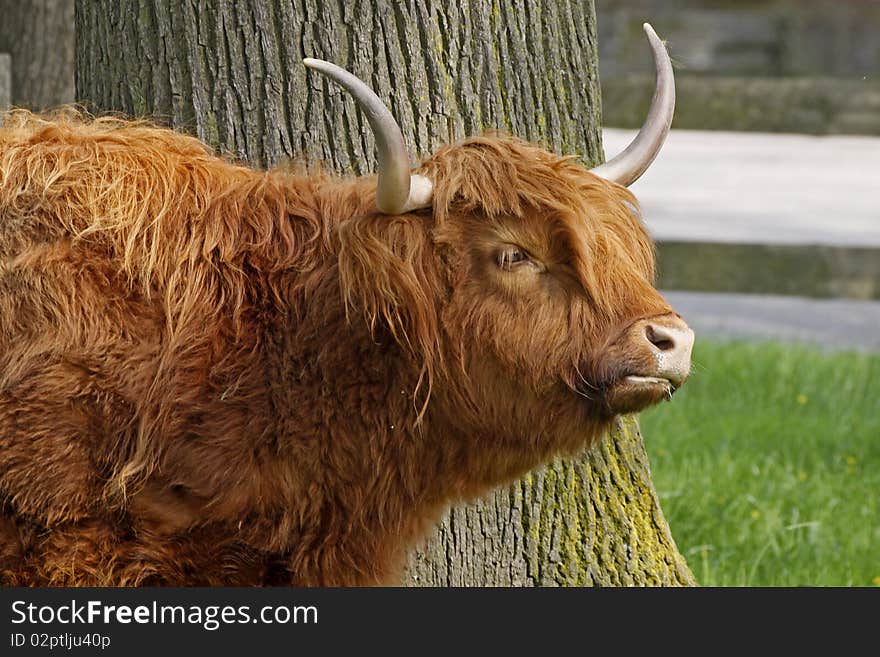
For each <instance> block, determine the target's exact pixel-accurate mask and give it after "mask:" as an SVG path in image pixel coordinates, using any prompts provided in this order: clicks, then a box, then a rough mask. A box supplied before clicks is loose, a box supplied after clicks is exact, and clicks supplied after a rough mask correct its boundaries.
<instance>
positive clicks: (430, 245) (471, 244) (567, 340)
mask: <svg viewBox="0 0 880 657" xmlns="http://www.w3.org/2000/svg"><path fill="white" fill-rule="evenodd" d="M645 30H646V32H647V34H648V39H649V42H650V44H651V47H652V50H653V53H654V60H655V64H656V70H657V87H656V91H655V94H654V99H653V102H652V106H651V109H650V113H649V115H648V119H647V121H646V122H645V125H644V126H643V127H642V129H641V131H640V132H639V134H638V136H637V137H636V138H635V140H634V141H633V142H632V144H630V146H629V147H628V148H627V149H626V150H625V151H624V152H623V153H621V154H620V155H618V156H617V157H615V158H614V159H612V160H610V161H608V162H606V163H605V164H603V165H601V166H599V167H596V168H594V169H592V170H588V169H586V168H585V167H583V166H582V165H580V164H579V163H578V162H577V161H576V160H575V159H574V158H571V157H559V156H557V155H553V154H551V153H549V152H547V151H545V150H543V149H540V148H538V147H535V146H532V145H529V144H525V143H523V142H520V141H517V140H515V139H510V138H505V137H496V136H489V137H479V138H472V139H469V140H466V141H464V142H461V143H458V144H455V145H450V146H447V147H444V148H443V149H441V150H440V151H438V152H437V153H435V154H434V155H432V156H431V157H429V158H428V159H427V160H425V161H424V162H423V163H422V165H421V167H420V168H419V170H418V173H417V174H413V173H412V172H411V170H410V163H409V157H408V154H407V149H406V146H405V144H404V142H403V137H402V135H401V132H400V129H399V127H398V126H397V124H396V122H395V121H394V119H393V118H392V116H391V114H390V112H389V111H388V110H387V109H386V108H385V107H384V105H383V104H382V103H381V102H380V101H379V99H378V98H377V97H376V96H375V94H374V93H373V92H372V91H371V90H370V89H369V88H368V87H367V86H366V85H364V83H363V82H361V81H360V80H358V79H357V78H356V77H354V76H353V75H351V74H350V73H348V72H346V71H344V70H342V69H340V68H338V67H336V66H334V65H333V64H329V63H327V62H322V61H319V60H305V63H306V65H307V66H309V67H310V68H313V69H315V70H318V71H320V72H322V73H324V74H325V75H328V76H329V77H331V78H332V79H334V80H336V81H337V82H338V83H340V84H341V85H342V86H343V87H345V88H346V89H347V90H348V91H349V92H351V93H352V94H353V95H354V97H355V98H356V99H357V101H358V103H359V104H360V106H361V107H362V108H363V110H364V112H365V114H366V117H367V118H368V120H369V122H370V124H371V125H372V128H373V130H374V132H375V133H376V141H377V145H378V151H379V164H380V166H379V174H378V182H377V186H376V198H375V206H376V207H377V208H378V210H379V211H378V212H376V213H375V214H374V215H372V216H369V217H360V218H356V219H352V220H351V222H349V223H348V224H347V225H344V226H342V227H341V233H342V237H341V252H340V265H341V267H340V269H341V271H342V272H343V275H346V272H347V273H348V274H347V275H348V276H349V278H350V279H351V280H349V281H344V285H343V289H344V290H346V293H347V294H351V295H353V296H354V297H355V301H356V302H357V305H360V306H362V308H363V309H364V310H365V311H366V312H367V314H368V317H369V319H370V321H371V322H377V321H383V322H386V324H387V325H388V326H390V327H391V330H392V333H394V334H395V335H396V336H397V337H398V339H399V340H400V341H401V342H402V343H406V344H407V345H408V346H409V347H413V348H414V352H418V353H419V354H421V357H423V358H425V359H426V362H427V363H428V367H427V369H428V374H429V375H431V378H432V380H433V382H434V392H433V395H434V397H433V398H434V399H435V400H436V402H432V406H433V404H434V403H437V404H439V405H440V406H441V408H445V409H446V415H448V416H449V418H451V419H450V421H452V422H454V423H458V424H460V425H461V426H462V427H463V428H465V429H468V430H469V431H471V432H472V433H473V431H474V429H479V430H481V431H478V433H483V434H486V435H489V436H491V437H492V438H493V439H498V440H516V441H519V442H520V444H521V443H522V441H527V443H530V444H533V445H537V444H539V443H541V442H542V441H545V442H546V441H547V439H548V438H551V437H552V436H554V435H562V434H566V435H577V436H579V440H580V443H581V444H582V443H583V441H584V438H585V437H586V438H589V437H592V436H595V435H596V434H598V433H599V431H600V430H601V429H603V428H604V427H605V426H607V422H608V421H610V419H611V418H613V417H614V416H615V415H617V414H619V413H626V412H632V411H638V410H640V409H642V408H645V407H646V406H649V405H651V404H654V403H656V402H658V401H660V400H663V399H666V398H668V397H670V396H671V395H672V393H673V392H674V391H675V390H677V389H678V388H679V387H680V386H681V385H682V383H684V381H685V379H686V378H687V376H688V373H689V371H690V354H691V347H692V344H693V333H692V332H691V330H690V329H689V328H688V327H687V325H686V324H685V323H684V322H683V321H682V320H681V318H680V317H679V316H678V315H677V314H675V313H674V312H673V311H672V309H671V308H670V307H669V305H668V304H667V302H666V301H665V300H664V299H663V297H662V296H661V295H660V294H659V293H658V292H657V291H656V290H655V289H654V287H653V280H654V252H653V244H652V242H651V239H650V238H649V236H648V234H647V232H646V230H645V228H644V226H643V225H642V224H641V222H640V219H639V215H638V210H637V208H636V202H635V199H634V197H633V196H632V195H631V193H630V192H629V191H628V190H627V189H626V187H627V186H628V185H629V184H631V183H632V182H633V181H635V180H636V179H637V178H638V177H639V176H640V175H641V174H642V173H643V172H644V171H645V170H646V169H647V168H648V166H649V165H650V163H651V162H652V161H653V159H654V157H655V156H656V155H657V153H658V151H659V150H660V147H661V145H662V144H663V141H664V140H665V137H666V135H667V133H668V130H669V126H670V123H671V121H672V113H673V109H674V104H675V91H674V82H673V77H672V66H671V64H670V62H669V57H668V55H667V53H666V49H665V47H664V45H663V43H662V42H661V41H660V39H659V38H658V37H657V35H656V34H655V33H654V31H653V30H652V29H651V28H650V26H647V25H646V26H645ZM388 215H393V216H388ZM438 372H441V374H438Z"/></svg>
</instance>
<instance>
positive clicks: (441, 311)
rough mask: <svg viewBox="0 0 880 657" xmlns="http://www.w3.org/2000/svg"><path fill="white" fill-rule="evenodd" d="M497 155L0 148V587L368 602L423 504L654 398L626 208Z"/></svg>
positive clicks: (559, 172)
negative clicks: (369, 159)
mask: <svg viewBox="0 0 880 657" xmlns="http://www.w3.org/2000/svg"><path fill="white" fill-rule="evenodd" d="M647 31H648V34H649V39H650V41H651V45H652V48H653V51H654V57H655V62H656V66H657V92H656V94H655V98H654V101H653V105H652V109H651V113H650V115H649V118H648V120H647V122H646V124H645V126H644V127H643V129H642V131H641V132H640V134H639V136H638V137H637V138H636V140H635V141H634V142H633V144H632V145H631V146H630V147H629V148H628V149H627V150H626V151H624V153H622V154H621V155H619V156H618V157H617V158H615V159H613V160H611V161H610V162H608V163H606V164H604V165H602V166H600V167H597V168H596V169H593V170H592V171H589V170H587V169H586V168H584V167H583V166H582V165H580V164H578V163H577V162H576V161H575V159H573V158H571V157H559V156H557V155H553V154H551V153H549V152H547V151H545V150H542V149H540V148H538V147H536V146H532V145H529V144H526V143H523V142H520V141H517V140H516V139H512V138H507V137H500V136H484V137H478V138H471V139H467V140H465V141H463V142H461V143H457V144H454V145H449V146H446V147H444V148H442V149H440V150H439V151H438V152H436V153H434V154H433V155H431V156H430V157H428V158H427V159H426V160H424V162H422V164H421V165H420V167H419V168H418V173H417V174H415V175H412V174H411V172H410V166H409V161H408V159H407V153H406V148H405V145H404V144H403V139H402V137H401V133H400V130H399V128H398V127H397V125H396V123H395V122H394V120H393V119H392V118H391V115H390V113H389V112H388V110H387V109H385V108H384V107H383V106H382V105H381V103H380V102H379V100H378V98H376V97H375V95H374V94H373V93H372V92H371V91H370V90H369V89H368V88H367V87H366V86H365V85H364V84H363V83H362V82H360V81H359V80H357V79H356V78H354V77H353V76H351V75H350V74H348V73H346V72H345V71H343V70H341V69H338V68H337V67H335V66H333V65H331V64H328V63H326V62H319V61H316V60H306V64H307V65H308V66H309V67H311V68H313V69H316V70H318V71H320V72H323V73H325V74H327V75H329V76H330V77H331V78H333V79H335V80H336V81H337V82H339V83H340V84H342V85H343V86H344V87H346V88H347V89H348V90H349V91H350V92H351V93H353V94H354V96H355V98H356V99H357V101H358V103H359V104H360V105H361V107H362V108H363V109H364V110H365V114H366V116H367V117H368V118H369V120H370V122H371V125H372V127H373V130H374V132H375V133H376V137H377V144H378V149H379V156H380V167H379V173H378V177H372V176H370V177H361V178H355V179H337V178H334V177H331V176H329V175H323V174H316V173H309V174H300V173H295V172H292V171H290V170H289V169H288V170H282V169H275V170H269V171H254V170H252V169H249V168H245V167H243V166H238V165H236V164H233V163H231V162H230V161H228V160H226V159H223V158H220V157H217V156H215V155H213V154H212V153H211V152H210V150H209V149H208V148H207V147H206V146H205V145H203V144H202V143H200V142H199V141H197V140H196V139H194V138H191V137H188V136H184V135H181V134H177V133H175V132H173V131H171V130H167V129H162V128H158V127H154V126H152V125H150V124H147V123H142V122H129V121H124V120H119V119H110V118H100V119H87V118H85V117H82V116H80V115H77V114H73V113H69V114H67V115H63V114H61V115H55V116H53V117H51V118H49V117H40V116H36V115H33V114H30V113H28V112H25V111H15V112H12V113H10V114H8V115H7V116H6V117H5V120H4V123H3V126H2V128H0V395H2V397H0V581H2V582H3V583H4V584H7V585H44V584H48V585H257V584H260V585H262V584H265V585H272V584H285V585H287V584H295V585H366V584H376V583H394V582H396V581H398V579H397V578H398V577H399V576H400V574H401V570H402V567H403V564H404V562H405V557H406V554H407V551H408V550H409V549H411V547H412V546H413V545H414V543H415V542H416V541H418V540H419V539H420V538H422V537H423V536H424V535H425V533H426V531H427V530H428V529H429V528H431V526H432V524H433V523H435V522H436V521H437V519H438V518H439V516H440V515H441V513H442V512H443V511H444V509H446V508H447V507H448V506H449V505H450V504H453V503H457V502H459V501H462V500H469V499H473V498H475V497H476V496H479V495H481V494H484V493H485V492H487V491H489V490H490V489H492V488H493V487H496V486H498V485H500V484H502V483H504V482H508V481H511V480H512V479H513V478H515V477H517V476H519V475H521V474H523V473H525V472H526V471H528V470H529V469H531V468H534V467H536V466H538V465H540V464H542V463H544V462H546V461H547V460H548V459H550V458H551V457H553V456H555V455H558V454H566V453H571V452H573V451H574V450H577V449H580V448H583V447H584V446H585V445H588V444H590V443H592V442H593V441H595V440H596V439H597V438H598V437H599V436H601V435H602V434H603V432H605V431H606V430H607V429H608V428H609V426H610V425H611V423H612V422H613V421H614V418H615V417H616V416H617V415H618V414H620V413H628V412H633V411H638V410H640V409H642V408H644V407H646V406H648V405H650V404H653V403H656V402H658V401H660V400H662V399H666V398H667V397H669V396H670V395H671V394H672V392H673V391H674V390H675V389H676V388H677V387H679V386H680V385H681V384H682V383H683V381H684V380H685V378H686V377H687V375H688V371H689V367H690V349H691V344H692V341H693V334H692V333H691V332H690V330H689V329H688V328H687V326H686V325H685V324H684V322H683V321H682V320H681V319H680V318H679V317H678V315H676V314H675V313H674V312H673V311H672V309H671V308H670V307H669V305H668V304H667V303H666V301H665V300H664V299H663V298H662V296H661V295H660V294H659V293H658V292H657V291H656V290H655V289H654V287H653V284H652V281H653V277H654V255H653V246H652V243H651V240H650V239H649V237H648V234H647V232H646V231H645V228H644V227H643V226H642V224H641V223H640V220H639V216H638V213H637V209H636V202H635V199H634V198H633V196H632V195H631V194H630V193H629V192H628V191H627V189H626V185H628V184H629V183H631V182H632V181H633V180H634V179H635V178H637V177H638V176H639V175H640V174H641V173H642V172H643V171H644V170H645V168H646V167H647V166H648V165H649V164H650V162H651V161H652V160H653V158H654V156H655V155H656V153H657V151H658V150H659V148H660V146H661V144H662V142H663V139H664V138H665V135H666V132H667V131H668V128H669V123H670V121H671V118H672V108H673V105H674V90H673V83H672V70H671V66H670V64H669V60H668V56H667V55H666V51H665V48H664V47H663V45H662V43H661V42H660V41H659V39H657V37H656V35H655V34H654V33H653V32H652V31H651V30H650V29H649V28H648V29H647Z"/></svg>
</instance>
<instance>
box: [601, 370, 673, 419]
mask: <svg viewBox="0 0 880 657" xmlns="http://www.w3.org/2000/svg"><path fill="white" fill-rule="evenodd" d="M677 389H678V386H677V385H676V384H675V383H674V382H673V381H670V380H669V379H667V378H664V377H660V376H641V375H637V374H631V375H629V376H624V377H622V378H620V379H618V380H617V381H615V382H614V383H613V384H612V385H610V386H609V387H608V388H607V390H606V393H605V403H606V405H607V406H608V409H609V410H610V411H611V412H612V413H615V414H616V413H634V412H636V411H640V410H642V409H644V408H647V407H648V406H653V405H654V404H657V403H659V402H661V401H664V400H668V399H672V395H673V394H674V393H675V391H676V390H677Z"/></svg>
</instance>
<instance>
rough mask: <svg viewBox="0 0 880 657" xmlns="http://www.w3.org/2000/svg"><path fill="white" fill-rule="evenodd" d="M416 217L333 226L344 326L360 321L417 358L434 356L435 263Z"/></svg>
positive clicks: (427, 360)
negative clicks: (389, 337) (336, 243)
mask: <svg viewBox="0 0 880 657" xmlns="http://www.w3.org/2000/svg"><path fill="white" fill-rule="evenodd" d="M424 221H425V220H424V218H422V217H420V216H419V215H414V214H409V215H402V216H399V217H389V216H384V215H378V214H377V215H368V216H365V217H364V216H362V217H358V218H354V219H351V220H347V221H344V222H342V223H341V224H340V226H339V232H338V236H339V250H338V258H339V278H340V285H341V287H342V293H343V296H344V298H345V305H346V314H347V315H348V318H349V321H357V317H356V316H358V315H359V316H362V317H363V318H364V319H365V320H366V321H367V323H368V325H369V326H370V329H371V330H372V331H373V332H374V334H375V333H376V331H377V330H378V329H380V328H381V329H384V330H386V331H388V332H389V333H390V334H391V335H392V336H393V337H394V339H395V340H396V341H397V343H398V344H400V345H401V347H403V348H404V349H406V350H407V351H409V352H410V353H411V354H412V355H413V356H414V357H416V358H417V359H421V360H422V361H423V363H424V365H425V367H426V368H427V369H428V372H427V373H429V374H430V372H431V370H432V369H433V367H432V365H433V364H434V363H435V362H436V357H437V356H439V334H438V331H439V318H438V306H439V303H438V300H439V298H440V294H441V286H440V285H439V284H438V274H437V262H436V260H435V257H434V250H433V248H432V243H431V236H430V230H429V228H428V226H427V225H426V224H425V222H424Z"/></svg>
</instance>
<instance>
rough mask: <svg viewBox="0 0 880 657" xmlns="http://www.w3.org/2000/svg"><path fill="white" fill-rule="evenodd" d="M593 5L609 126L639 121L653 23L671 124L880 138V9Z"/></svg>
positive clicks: (780, 2) (689, 1)
mask: <svg viewBox="0 0 880 657" xmlns="http://www.w3.org/2000/svg"><path fill="white" fill-rule="evenodd" d="M597 4H598V21H599V52H600V73H601V79H602V87H603V98H604V114H605V121H604V122H605V124H606V125H609V126H614V127H637V126H638V122H639V121H640V117H643V116H644V114H643V113H642V112H641V109H642V108H643V105H644V103H643V102H642V101H643V100H644V99H645V98H650V89H651V85H652V81H651V75H650V71H651V66H650V57H649V54H648V49H647V46H646V45H645V40H644V35H643V33H642V30H641V24H642V23H643V22H645V21H649V22H651V23H652V24H653V25H654V27H655V28H656V30H657V32H658V33H659V34H660V35H661V37H663V38H664V39H665V40H666V41H667V44H668V46H669V50H670V54H671V55H672V58H673V61H674V63H675V67H676V78H677V80H678V88H679V111H678V112H677V116H676V123H675V127H678V128H694V129H730V130H770V131H784V132H807V133H813V134H822V133H850V134H880V111H878V109H880V37H878V34H880V2H873V1H866V0H764V1H748V0H745V1H736V2H721V1H716V2H712V1H709V2H705V1H704V2H695V1H693V0H662V1H661V0H599V1H598V3H597ZM639 105H642V107H640V106H639Z"/></svg>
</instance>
